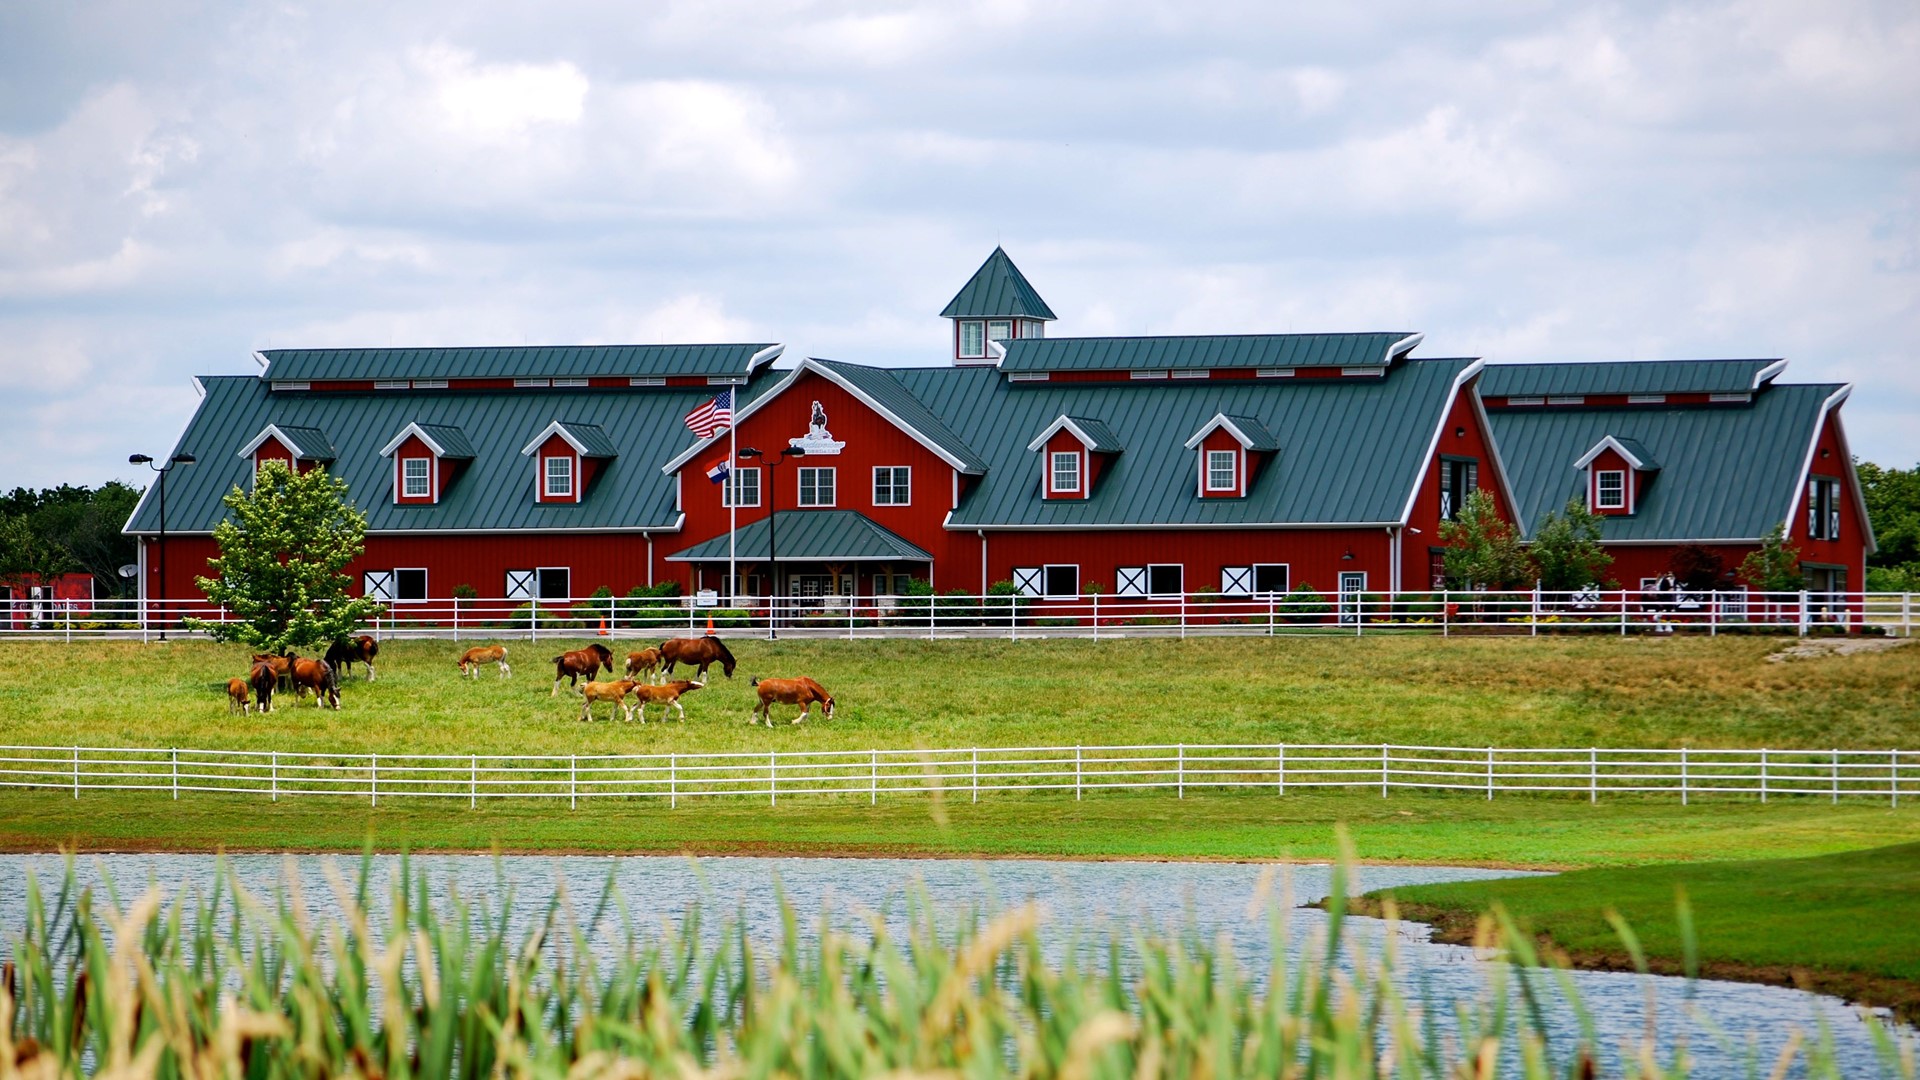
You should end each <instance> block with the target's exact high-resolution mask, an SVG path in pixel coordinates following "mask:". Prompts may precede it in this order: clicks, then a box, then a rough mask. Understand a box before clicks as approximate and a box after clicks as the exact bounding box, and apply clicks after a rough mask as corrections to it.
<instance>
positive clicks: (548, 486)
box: [541, 455, 573, 499]
mask: <svg viewBox="0 0 1920 1080" xmlns="http://www.w3.org/2000/svg"><path fill="white" fill-rule="evenodd" d="M543 462H544V466H545V467H544V468H542V469H541V477H542V480H541V490H542V491H544V492H546V495H547V498H549V499H571V498H573V459H572V458H570V457H565V456H561V455H556V456H554V457H550V458H545V459H543Z"/></svg>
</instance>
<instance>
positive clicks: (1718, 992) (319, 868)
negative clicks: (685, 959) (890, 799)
mask: <svg viewBox="0 0 1920 1080" xmlns="http://www.w3.org/2000/svg"><path fill="white" fill-rule="evenodd" d="M227 861H228V862H229V863H231V864H232V866H233V868H234V870H235V872H236V874H237V876H238V877H239V879H240V880H241V882H242V884H243V885H245V886H246V887H247V888H248V889H249V890H250V891H253V892H254V893H256V894H257V895H269V894H271V893H272V891H273V890H274V889H275V888H276V887H278V886H279V885H280V884H281V883H282V882H283V881H284V880H285V879H286V876H287V875H288V874H289V873H291V874H294V875H297V877H298V878H299V882H300V887H301V891H302V892H303V893H304V895H305V898H306V901H307V903H308V904H309V905H310V907H311V908H312V909H313V910H314V912H315V914H316V915H321V916H324V915H327V914H331V913H332V912H333V910H334V909H333V904H332V891H331V888H330V887H329V886H328V884H327V877H326V875H325V873H324V870H323V867H324V865H325V864H326V863H327V862H328V861H329V860H328V859H327V858H325V857H321V856H299V857H285V856H278V855H241V856H230V857H229V858H228V859H227ZM331 861H332V862H333V863H334V864H335V866H336V867H337V868H338V869H339V870H340V871H341V872H342V873H343V874H345V875H346V876H347V877H348V878H349V879H351V878H352V877H353V875H354V874H355V873H356V871H357V867H358V860H357V859H344V858H343V859H334V860H331ZM215 864H216V861H215V858H214V857H212V856H206V855H105V856H86V857H83V858H80V859H78V860H76V863H75V869H76V872H77V874H78V875H79V877H80V878H81V880H82V881H83V882H88V883H98V882H100V881H101V880H102V879H103V877H107V878H111V880H112V881H113V883H114V884H115V885H116V886H117V888H118V889H119V893H120V895H121V897H122V898H123V899H130V898H131V897H132V896H133V895H135V894H137V893H138V892H140V891H141V890H142V889H144V887H145V886H146V885H147V884H148V883H150V882H151V883H155V884H158V885H159V886H161V887H162V888H163V889H165V890H167V891H168V893H169V895H173V894H177V893H178V892H180V891H182V890H200V891H204V890H205V888H206V887H207V885H208V883H209V882H210V881H211V880H212V877H213V873H214V868H215ZM399 866H400V861H399V860H398V859H397V858H392V857H381V858H378V859H376V860H375V865H374V871H373V879H374V882H375V884H376V886H377V887H376V888H375V889H374V890H373V895H375V896H377V897H384V896H386V894H387V885H388V883H389V882H391V881H392V879H393V876H394V874H395V873H396V872H397V871H398V869H399ZM412 867H413V871H414V873H415V874H416V875H419V874H424V875H425V877H426V880H427V882H428V885H429V888H430V889H431V890H432V892H433V893H434V894H435V895H439V896H444V895H447V893H448V890H455V891H457V892H458V893H459V895H461V896H463V897H465V898H466V899H468V900H470V901H472V900H482V899H485V900H487V901H489V902H490V903H492V904H494V905H495V906H497V904H498V901H499V899H500V898H501V896H502V892H503V889H511V890H512V891H513V893H514V895H515V897H516V908H517V912H518V918H519V919H520V920H521V921H522V922H523V923H526V922H530V921H531V920H532V919H534V918H535V917H536V916H537V914H538V912H539V911H540V910H541V909H542V908H544V906H545V903H546V901H547V900H548V898H550V897H551V896H552V895H553V894H554V892H555V889H556V887H563V888H564V889H565V892H566V895H567V897H568V900H569V902H570V903H571V904H572V906H573V907H574V909H575V910H576V912H577V913H578V917H579V919H580V920H581V921H582V922H584V921H585V920H587V919H588V918H590V917H591V915H592V912H593V909H594V907H595V906H596V904H597V903H598V901H599V899H600V896H601V893H602V890H603V889H604V887H605V886H606V884H607V882H608V881H609V876H610V875H611V880H612V882H613V885H614V887H615V888H616V889H617V890H618V891H619V893H620V896H621V897H622V899H623V900H624V903H625V905H626V908H627V910H628V911H629V912H630V913H631V916H632V917H633V919H634V920H635V922H636V923H637V924H639V925H640V926H642V927H643V928H644V927H645V926H647V925H655V926H658V925H661V924H662V922H663V921H665V922H672V921H676V920H677V919H678V918H679V917H680V916H681V915H682V914H683V913H684V912H686V911H687V910H688V908H689V907H690V906H692V905H695V904H698V905H700V906H701V907H702V909H703V911H704V913H705V918H706V927H707V929H708V930H709V931H712V930H714V929H715V928H716V924H717V923H718V922H719V921H720V918H718V917H724V916H731V915H733V914H735V913H738V914H739V915H740V916H741V917H742V918H744V919H745V920H746V922H747V925H748V927H749V928H750V930H751V931H752V932H753V933H754V934H755V935H756V936H757V937H759V938H761V939H763V940H764V941H767V942H771V941H772V940H774V938H775V935H777V933H778V932H779V931H778V927H779V907H778V905H779V899H778V898H779V896H780V895H781V894H782V893H784V895H785V897H786V899H787V901H788V902H789V903H790V904H791V905H792V906H793V907H794V909H795V910H796V911H797V912H798V913H799V915H800V916H801V918H800V920H799V921H800V925H801V927H802V928H803V932H806V931H807V928H810V927H812V926H814V925H817V923H818V919H817V917H816V916H817V913H819V912H822V911H825V912H827V913H829V915H830V916H831V917H832V919H833V921H834V922H835V923H836V924H838V925H840V926H843V927H849V926H857V925H862V924H863V920H864V919H865V918H866V917H867V916H869V915H873V914H878V915H880V916H881V917H883V918H885V919H887V920H888V921H889V922H890V923H892V924H894V925H895V926H899V925H902V924H903V923H904V907H905V900H906V897H907V895H908V893H909V891H910V890H912V889H914V888H916V887H917V888H919V889H921V890H922V891H923V892H924V894H925V895H926V897H927V898H928V900H930V901H931V903H932V905H933V907H934V910H935V911H936V912H937V913H939V914H940V916H941V917H942V918H941V922H942V925H945V926H951V925H953V924H954V923H955V922H956V921H958V920H959V919H960V918H961V917H963V916H965V915H966V914H968V913H969V912H972V911H975V910H980V909H990V908H997V907H1006V906H1010V905H1015V904H1020V903H1025V902H1028V901H1033V902H1035V903H1037V904H1039V905H1040V906H1041V908H1042V909H1043V911H1044V912H1045V915H1046V920H1045V922H1044V923H1043V929H1042V934H1043V936H1044V937H1045V938H1046V939H1047V940H1048V941H1049V943H1050V946H1051V947H1053V948H1056V949H1058V948H1064V947H1065V945H1064V943H1065V942H1066V941H1068V940H1069V939H1071V938H1074V937H1075V936H1076V935H1078V936H1079V937H1080V938H1081V939H1082V940H1084V939H1085V938H1087V937H1088V936H1089V935H1094V936H1098V935H1101V934H1102V933H1103V932H1104V931H1109V930H1113V931H1119V932H1120V933H1121V934H1122V935H1123V936H1126V935H1129V934H1131V933H1132V932H1134V931H1136V930H1149V931H1158V932H1161V933H1165V934H1181V933H1185V932H1189V931H1191V932H1195V933H1197V934H1199V935H1201V936H1202V937H1204V938H1205V939H1206V940H1207V941H1210V942H1211V941H1214V940H1216V939H1218V938H1220V937H1222V936H1223V935H1224V936H1225V938H1226V939H1227V940H1228V941H1230V943H1231V948H1232V949H1233V952H1234V954H1235V956H1236V958H1237V959H1238V960H1239V962H1240V963H1241V964H1242V966H1243V970H1245V971H1249V972H1255V973H1261V972H1265V971H1266V970H1267V968H1268V965H1269V962H1270V960H1271V955H1272V953H1271V950H1272V940H1271V938H1270V935H1269V933H1268V927H1267V922H1266V916H1265V915H1263V914H1258V913H1255V912H1252V911H1250V909H1249V908H1250V905H1249V902H1250V901H1251V900H1253V899H1254V897H1255V896H1256V894H1257V892H1258V889H1259V885H1260V879H1261V876H1262V873H1263V871H1264V870H1265V868H1264V867H1262V866H1258V865H1251V864H1232V863H1138V862H1099V863H1092V862H1052V861H1026V860H1005V861H963V860H905V859H784V858H783V859H758V858H710V859H702V860H700V861H698V862H697V863H696V862H693V861H691V860H687V859H681V858H671V857H621V858H602V857H582V856H566V857H549V856H506V857H501V858H497V859H496V858H492V857H487V856H416V857H414V858H413V859H412ZM63 872H64V869H63V861H62V859H61V858H60V857H59V856H57V855H12V856H0V938H4V940H6V941H8V942H11V941H13V940H15V939H16V938H17V937H18V936H19V934H20V933H21V932H22V927H23V925H24V912H25V904H26V882H27V877H28V875H29V873H32V874H34V875H37V876H38V878H39V879H40V881H41V883H42V885H43V886H48V885H57V883H58V882H59V880H60V878H61V876H62V874H63ZM1357 874H1358V877H1359V881H1358V887H1359V889H1372V888H1382V887H1386V886H1390V885H1409V884H1415V883H1426V882H1440V881H1460V880H1467V879H1478V878H1489V877H1501V876H1510V875H1509V874H1507V873H1506V872H1502V871H1491V870H1475V869H1464V868H1457V867H1362V868H1360V869H1359V870H1358V871H1357ZM1332 877H1333V872H1332V870H1331V868H1329V867H1325V866H1294V867H1291V868H1287V869H1286V871H1285V873H1284V875H1283V881H1282V883H1279V884H1276V889H1277V890H1280V889H1284V890H1285V891H1284V892H1276V894H1275V898H1276V899H1280V898H1283V897H1290V899H1291V900H1292V902H1294V903H1296V904H1304V903H1309V902H1311V901H1314V900H1317V899H1320V898H1321V897H1323V896H1325V895H1326V894H1327V891H1328V889H1329V888H1330V884H1331V881H1332ZM1356 891H1358V890H1356ZM1352 926H1353V931H1352V932H1353V936H1354V938H1355V940H1356V941H1358V942H1360V943H1361V944H1362V945H1363V947H1364V948H1365V949H1367V950H1368V953H1369V955H1373V954H1376V953H1377V951H1378V950H1379V948H1380V947H1381V946H1382V943H1383V939H1384V936H1385V934H1386V933H1387V927H1386V924H1385V923H1382V922H1379V921H1376V920H1371V919H1357V920H1354V921H1353V924H1352ZM523 929H524V927H523ZM1325 929H1326V917H1325V915H1324V914H1323V913H1321V912H1320V911H1318V910H1315V909H1297V910H1293V911H1290V912H1289V913H1288V916H1287V929H1286V942H1287V946H1286V947H1287V948H1288V949H1289V950H1301V949H1306V948H1309V947H1311V946H1312V944H1313V943H1314V942H1315V941H1316V940H1323V939H1324V933H1325ZM1396 945H1397V949H1398V956H1399V968H1400V972H1401V977H1402V979H1403V985H1404V986H1405V987H1406V988H1408V990H1409V991H1410V993H1411V994H1412V995H1413V996H1414V997H1415V998H1416V999H1424V1000H1425V1001H1427V1002H1428V1003H1429V1011H1430V1012H1433V1013H1435V1014H1437V1015H1447V1014H1449V1013H1450V1012H1451V1008H1450V1005H1449V1003H1450V1002H1451V1001H1453V1000H1455V999H1458V998H1469V999H1471V998H1475V997H1478V996H1480V995H1482V994H1484V993H1485V991H1486V975H1487V972H1488V966H1487V964H1486V963H1485V962H1484V961H1483V960H1481V959H1480V958H1478V957H1476V956H1475V954H1474V953H1473V951H1472V950H1470V949H1467V948H1464V947H1460V946H1452V945H1435V944H1432V943H1430V942H1428V941H1427V940H1426V932H1425V928H1423V927H1419V926H1404V927H1401V928H1400V930H1399V932H1398V939H1397V942H1396ZM763 955H764V954H763ZM1572 977H1573V981H1574V983H1575V986H1576V987H1577V991H1578V993H1579V995H1580V997H1581V999H1582V1000H1583V1001H1584V1003H1585V1005H1586V1007H1587V1008H1588V1009H1589V1010H1590V1011H1591V1013H1592V1015H1593V1018H1594V1022H1595V1024H1596V1027H1597V1030H1598V1035H1599V1040H1600V1044H1601V1045H1600V1047H1599V1048H1598V1049H1599V1050H1600V1052H1601V1053H1602V1055H1603V1056H1604V1057H1605V1058H1607V1059H1609V1061H1610V1063H1612V1062H1613V1061H1614V1060H1615V1059H1616V1058H1617V1052H1618V1050H1619V1048H1620V1047H1622V1046H1626V1045H1629V1044H1637V1043H1638V1040H1639V1039H1640V1038H1641V1037H1642V1034H1643V1032H1644V1031H1645V1029H1646V1026H1647V1016H1648V1011H1649V1009H1651V1010H1652V1011H1653V1014H1654V1021H1655V1027H1656V1030H1657V1032H1658V1039H1659V1042H1660V1043H1661V1045H1662V1047H1663V1053H1662V1059H1663V1060H1666V1059H1667V1057H1668V1055H1669V1053H1670V1052H1671V1049H1672V1048H1673V1047H1674V1046H1675V1045H1677V1044H1678V1043H1679V1042H1680V1041H1682V1040H1684V1042H1685V1044H1686V1046H1687V1047H1688V1049H1689V1052H1690V1055H1691V1057H1692V1058H1693V1060H1694V1066H1695V1067H1694V1071H1693V1073H1692V1075H1694V1076H1700V1077H1744V1076H1747V1075H1750V1074H1751V1073H1752V1072H1757V1073H1758V1074H1759V1075H1765V1074H1767V1073H1768V1072H1770V1071H1771V1066H1772V1062H1773V1060H1774V1058H1775V1056H1776V1055H1777V1054H1778V1053H1779V1051H1780V1048H1781V1047H1782V1046H1784V1045H1785V1043H1786V1041H1787V1040H1788V1038H1789V1037H1790V1034H1791V1033H1792V1032H1793V1031H1795V1030H1797V1031H1799V1032H1801V1033H1802V1034H1804V1035H1807V1036H1809V1037H1813V1036H1815V1035H1816V1033H1817V1032H1818V1031H1819V1029H1820V1027H1821V1025H1823V1024H1824V1025H1825V1026H1826V1027H1827V1029H1828V1030H1829V1031H1830V1032H1831V1037H1832V1042H1833V1048H1834V1052H1835V1054H1836V1055H1837V1057H1838V1059H1839V1062H1840V1064H1841V1066H1842V1068H1841V1071H1842V1072H1843V1073H1844V1074H1845V1075H1848V1076H1877V1075H1880V1071H1881V1067H1880V1061H1879V1058H1878V1056H1877V1054H1876V1051H1875V1050H1874V1047H1873V1044H1872V1041H1871V1036H1870V1034H1869V1031H1868V1027H1867V1025H1866V1024H1865V1023H1864V1022H1863V1021H1862V1019H1861V1018H1860V1015H1859V1013H1858V1012H1857V1011H1856V1010H1855V1009H1853V1008H1851V1007H1849V1006H1847V1005H1846V1004H1844V1003H1842V1002H1840V1001H1838V1000H1835V999H1833V998H1827V997H1821V996H1818V995H1814V994H1807V993H1803V992H1801V991H1797V990H1787V989H1782V988H1778V987H1769V986H1755V985H1748V984H1742V983H1726V982H1711V981H1702V982H1698V983H1694V984H1691V985H1689V984H1688V983H1687V982H1686V981H1685V980H1682V979H1676V978H1660V977H1653V978H1642V977H1641V976H1638V975H1622V974H1614V973H1606V972H1576V973H1574V974H1573V976H1572ZM1538 985H1539V986H1541V987H1544V988H1545V995H1546V997H1547V999H1548V1000H1549V1001H1551V1002H1554V1003H1556V1004H1557V1005H1558V1007H1557V1008H1554V1009H1552V1014H1553V1016H1554V1017H1555V1019H1554V1020H1553V1021H1552V1025H1553V1030H1552V1031H1551V1033H1550V1034H1551V1035H1552V1037H1553V1038H1554V1039H1555V1043H1556V1046H1557V1047H1559V1048H1560V1050H1562V1051H1563V1052H1564V1051H1565V1050H1567V1049H1569V1048H1571V1047H1572V1046H1574V1045H1575V1044H1576V1042H1577V1039H1578V1034H1579V1029H1578V1026H1577V1024H1576V1022H1575V1020H1574V1018H1573V1015H1572V1011H1571V1009H1570V1008H1568V1007H1567V1006H1566V1005H1565V1004H1564V1002H1561V1001H1560V998H1559V991H1558V989H1557V988H1554V987H1553V986H1552V980H1551V979H1550V978H1549V979H1542V980H1538ZM1755 1063H1758V1068H1757V1069H1750V1066H1752V1065H1754V1064H1755ZM1618 1071H1619V1070H1618V1069H1617V1068H1609V1070H1608V1072H1609V1073H1611V1074H1617V1073H1618ZM1796 1074H1797V1073H1796Z"/></svg>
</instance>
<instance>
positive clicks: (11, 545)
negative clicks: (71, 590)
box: [0, 480, 141, 597]
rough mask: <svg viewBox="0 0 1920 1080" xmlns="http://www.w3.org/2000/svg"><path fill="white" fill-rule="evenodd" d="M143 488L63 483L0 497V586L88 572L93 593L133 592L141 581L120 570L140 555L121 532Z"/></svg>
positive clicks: (121, 485)
mask: <svg viewBox="0 0 1920 1080" xmlns="http://www.w3.org/2000/svg"><path fill="white" fill-rule="evenodd" d="M140 491H141V489H140V488H137V487H133V486H130V485H128V484H123V483H121V482H119V481H118V480H110V481H108V482H107V483H105V484H102V485H100V486H99V487H97V488H89V487H75V486H74V485H72V484H62V485H60V486H59V487H57V488H45V489H43V490H39V491H35V490H32V489H30V488H14V489H13V491H12V493H11V494H8V495H5V496H0V584H6V583H12V582H18V581H22V580H24V579H27V578H51V577H56V576H58V575H60V574H70V573H84V574H91V575H92V576H93V594H94V595H95V596H98V597H108V596H126V595H131V594H133V593H134V592H135V591H137V589H138V588H139V583H138V582H137V581H132V580H129V579H126V578H122V577H121V576H120V572H119V571H120V567H122V566H125V565H126V564H128V563H131V562H134V561H136V559H137V558H138V556H137V555H136V553H135V550H134V542H133V538H132V537H130V536H126V535H124V534H123V533H122V532H121V531H120V530H122V529H124V528H125V527H126V524H127V518H128V517H130V516H131V515H132V514H133V507H134V504H135V503H138V502H139V501H140Z"/></svg>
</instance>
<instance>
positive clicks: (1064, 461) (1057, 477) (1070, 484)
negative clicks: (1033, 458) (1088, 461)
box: [1047, 450, 1080, 494]
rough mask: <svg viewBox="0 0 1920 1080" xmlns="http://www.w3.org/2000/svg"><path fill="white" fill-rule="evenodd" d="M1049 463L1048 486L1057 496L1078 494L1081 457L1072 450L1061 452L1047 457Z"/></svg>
mask: <svg viewBox="0 0 1920 1080" xmlns="http://www.w3.org/2000/svg"><path fill="white" fill-rule="evenodd" d="M1047 458H1048V461H1049V468H1048V470H1047V471H1048V481H1047V482H1048V484H1049V485H1050V486H1051V487H1052V490H1053V491H1054V492H1055V493H1056V494H1078V493H1079V491H1080V455H1079V454H1078V453H1077V452H1075V451H1072V450H1061V451H1056V452H1054V453H1051V454H1048V455H1047Z"/></svg>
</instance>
